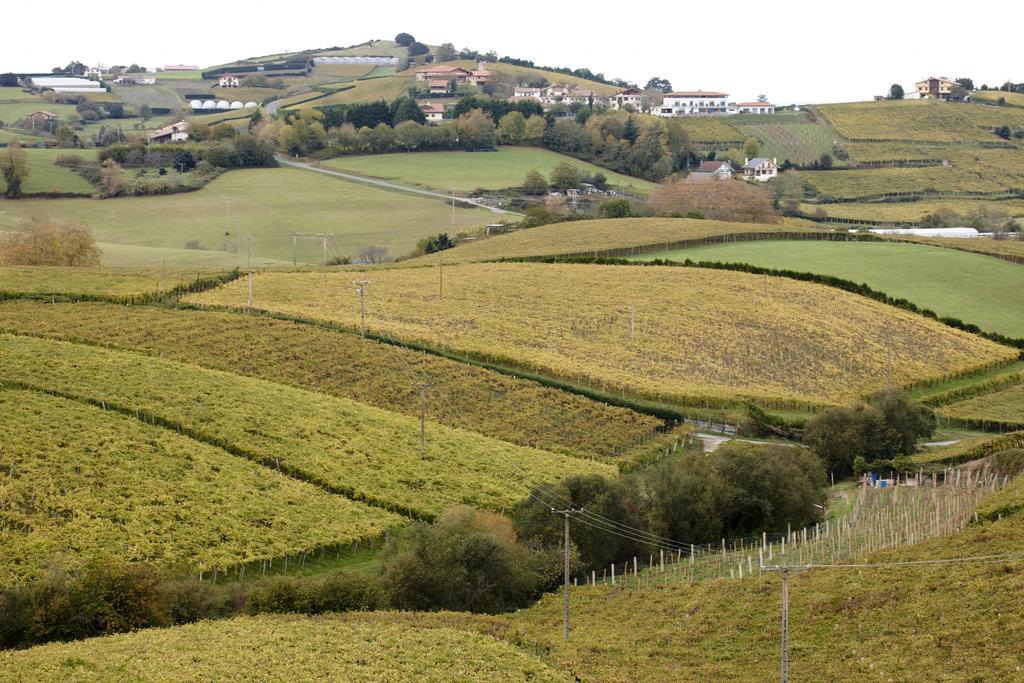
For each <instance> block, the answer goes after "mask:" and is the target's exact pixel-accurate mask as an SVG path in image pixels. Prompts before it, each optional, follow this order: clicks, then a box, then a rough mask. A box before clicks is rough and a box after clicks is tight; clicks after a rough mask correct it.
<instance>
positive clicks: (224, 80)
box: [217, 74, 238, 88]
mask: <svg viewBox="0 0 1024 683" xmlns="http://www.w3.org/2000/svg"><path fill="white" fill-rule="evenodd" d="M217 85H219V86H220V87H222V88H237V87H238V76H232V75H231V74H224V75H223V76H221V77H220V78H219V79H217Z"/></svg>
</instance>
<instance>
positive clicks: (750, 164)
mask: <svg viewBox="0 0 1024 683" xmlns="http://www.w3.org/2000/svg"><path fill="white" fill-rule="evenodd" d="M778 174H779V164H778V162H777V161H776V160H775V159H769V158H767V157H754V158H753V159H747V161H746V163H745V164H743V179H744V180H756V181H758V182H762V183H763V182H767V181H769V180H771V179H772V178H774V177H775V176H777V175H778Z"/></svg>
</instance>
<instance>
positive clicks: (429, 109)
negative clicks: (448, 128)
mask: <svg viewBox="0 0 1024 683" xmlns="http://www.w3.org/2000/svg"><path fill="white" fill-rule="evenodd" d="M420 109H422V110H423V115H424V116H426V117H427V123H441V122H442V121H444V105H443V104H432V103H430V102H421V103H420Z"/></svg>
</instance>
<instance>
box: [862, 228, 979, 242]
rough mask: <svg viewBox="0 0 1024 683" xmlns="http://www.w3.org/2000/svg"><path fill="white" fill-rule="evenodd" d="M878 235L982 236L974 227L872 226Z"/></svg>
mask: <svg viewBox="0 0 1024 683" xmlns="http://www.w3.org/2000/svg"><path fill="white" fill-rule="evenodd" d="M870 232H873V233H875V234H876V235H913V236H915V237H956V238H959V239H971V238H974V237H980V236H981V233H980V232H978V231H977V230H975V229H974V228H871V229H870Z"/></svg>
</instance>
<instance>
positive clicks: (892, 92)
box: [889, 83, 904, 100]
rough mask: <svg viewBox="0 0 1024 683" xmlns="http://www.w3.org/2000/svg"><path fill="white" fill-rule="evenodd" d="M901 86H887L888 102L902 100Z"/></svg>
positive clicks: (897, 84)
mask: <svg viewBox="0 0 1024 683" xmlns="http://www.w3.org/2000/svg"><path fill="white" fill-rule="evenodd" d="M903 95H904V93H903V86H902V85H900V84H899V83H893V84H892V85H890V86H889V99H890V100H902V99H903Z"/></svg>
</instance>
